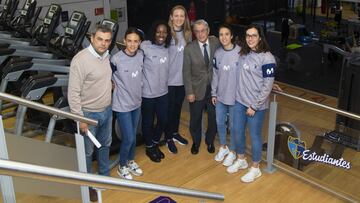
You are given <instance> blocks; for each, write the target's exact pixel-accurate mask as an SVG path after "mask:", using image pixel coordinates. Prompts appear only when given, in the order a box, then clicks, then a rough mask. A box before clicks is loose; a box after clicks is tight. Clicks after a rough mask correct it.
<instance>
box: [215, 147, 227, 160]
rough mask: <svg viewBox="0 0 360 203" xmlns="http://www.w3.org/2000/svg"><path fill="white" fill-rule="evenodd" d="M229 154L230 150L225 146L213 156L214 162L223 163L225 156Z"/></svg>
mask: <svg viewBox="0 0 360 203" xmlns="http://www.w3.org/2000/svg"><path fill="white" fill-rule="evenodd" d="M229 152H230V150H229V148H228V147H227V146H225V147H220V149H219V152H218V153H217V154H216V156H215V161H218V162H220V161H223V160H224V158H225V156H226V155H227V154H229Z"/></svg>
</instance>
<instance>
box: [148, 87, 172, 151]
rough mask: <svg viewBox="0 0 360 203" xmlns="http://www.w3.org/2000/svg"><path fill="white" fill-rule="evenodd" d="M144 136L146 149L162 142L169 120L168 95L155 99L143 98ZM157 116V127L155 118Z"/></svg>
mask: <svg viewBox="0 0 360 203" xmlns="http://www.w3.org/2000/svg"><path fill="white" fill-rule="evenodd" d="M141 114H142V122H141V124H142V134H143V137H144V140H145V146H146V147H152V146H153V145H154V144H157V143H158V142H159V140H160V136H161V134H162V133H163V132H164V130H165V127H166V125H167V119H168V95H167V94H165V95H163V96H160V97H155V98H144V97H143V98H142V103H141ZM155 116H156V126H154V120H155V119H154V118H155Z"/></svg>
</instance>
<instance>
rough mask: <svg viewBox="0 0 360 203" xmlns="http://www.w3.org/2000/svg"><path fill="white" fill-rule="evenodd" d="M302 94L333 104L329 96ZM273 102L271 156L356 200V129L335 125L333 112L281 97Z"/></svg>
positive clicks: (359, 177) (359, 181)
mask: <svg viewBox="0 0 360 203" xmlns="http://www.w3.org/2000/svg"><path fill="white" fill-rule="evenodd" d="M303 96H307V97H308V98H307V99H308V100H312V101H315V100H316V102H317V103H321V104H325V105H329V106H335V105H336V99H335V98H332V97H326V96H321V95H317V94H312V93H307V95H303ZM277 101H278V111H277V127H276V135H275V153H274V158H275V159H276V160H278V161H281V162H282V163H285V164H287V165H288V166H289V167H293V168H295V169H296V170H297V171H298V172H299V174H301V175H302V176H304V177H306V178H309V179H311V180H314V181H316V182H317V183H319V184H321V185H322V186H325V187H327V188H330V189H332V190H334V191H336V192H339V193H341V194H345V195H346V196H349V197H350V198H355V199H358V200H360V193H359V188H360V162H359V161H358V160H359V158H360V152H359V149H360V148H359V145H360V141H359V140H360V131H359V130H358V129H354V128H352V127H350V126H347V124H344V123H341V125H340V126H339V124H337V120H338V119H337V115H336V113H334V112H330V111H328V110H325V109H321V108H319V107H316V106H313V105H309V104H306V103H303V102H299V101H295V100H291V99H289V98H285V97H283V96H278V97H277ZM338 122H339V121H338ZM359 123H360V122H359Z"/></svg>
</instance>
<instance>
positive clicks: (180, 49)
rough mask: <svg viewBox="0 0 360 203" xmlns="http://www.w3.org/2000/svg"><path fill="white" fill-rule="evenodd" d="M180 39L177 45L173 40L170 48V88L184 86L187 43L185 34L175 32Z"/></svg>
mask: <svg viewBox="0 0 360 203" xmlns="http://www.w3.org/2000/svg"><path fill="white" fill-rule="evenodd" d="M175 33H176V37H177V39H178V44H175V40H174V39H172V40H171V44H170V47H169V81H168V85H169V86H181V85H184V82H183V76H182V67H183V60H184V48H185V45H186V41H185V38H184V32H183V31H178V32H175Z"/></svg>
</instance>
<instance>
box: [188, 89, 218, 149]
mask: <svg viewBox="0 0 360 203" xmlns="http://www.w3.org/2000/svg"><path fill="white" fill-rule="evenodd" d="M189 105H190V127H189V130H190V134H191V137H192V140H193V143H194V144H196V145H197V146H200V143H201V134H202V115H203V112H204V111H205V110H206V112H207V116H208V122H207V130H206V133H205V143H206V144H207V145H209V144H213V143H214V139H215V134H216V118H215V106H214V105H213V104H212V103H211V87H210V85H208V86H207V87H206V93H205V97H204V98H203V99H202V100H195V101H194V102H191V103H189Z"/></svg>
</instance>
